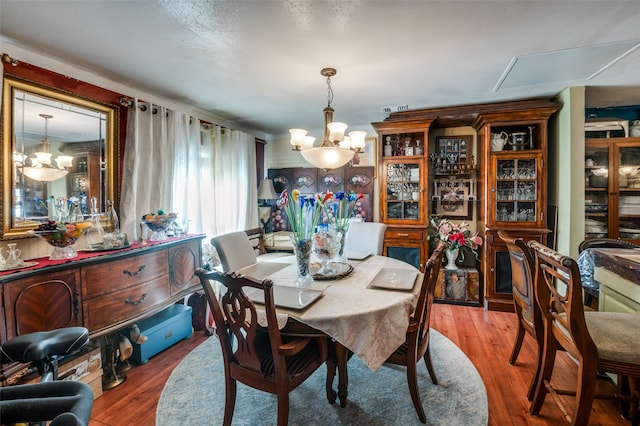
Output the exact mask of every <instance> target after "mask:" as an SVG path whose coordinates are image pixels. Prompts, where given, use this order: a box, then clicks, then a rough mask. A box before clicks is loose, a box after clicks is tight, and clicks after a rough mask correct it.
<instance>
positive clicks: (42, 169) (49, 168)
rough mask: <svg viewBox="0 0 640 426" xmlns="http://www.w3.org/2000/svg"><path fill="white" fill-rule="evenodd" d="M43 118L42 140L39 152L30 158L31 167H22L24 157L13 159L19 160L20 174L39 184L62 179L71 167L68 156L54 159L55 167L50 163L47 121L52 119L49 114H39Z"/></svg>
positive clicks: (71, 158)
mask: <svg viewBox="0 0 640 426" xmlns="http://www.w3.org/2000/svg"><path fill="white" fill-rule="evenodd" d="M39 115H40V117H42V118H44V139H42V141H41V143H40V150H39V151H36V152H35V158H30V159H29V161H30V162H31V166H24V164H23V162H24V157H22V156H21V157H15V158H17V160H16V161H18V159H19V160H20V163H19V165H21V166H22V167H20V170H22V173H23V174H24V175H25V176H26V177H28V178H29V179H33V180H37V181H40V182H52V181H54V180H58V179H60V178H63V177H64V176H66V175H67V173H69V170H67V169H70V168H71V167H73V162H72V161H73V157H72V156H70V155H59V156H58V157H56V158H55V162H56V165H57V167H56V166H54V165H53V164H51V163H52V161H51V157H52V156H53V154H51V141H50V140H49V136H48V125H49V119H50V118H53V116H52V115H49V114H39Z"/></svg>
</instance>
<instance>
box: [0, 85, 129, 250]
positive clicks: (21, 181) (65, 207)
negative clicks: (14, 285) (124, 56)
mask: <svg viewBox="0 0 640 426" xmlns="http://www.w3.org/2000/svg"><path fill="white" fill-rule="evenodd" d="M117 127H118V126H117V107H115V106H113V105H108V104H104V103H101V102H99V101H95V100H91V99H88V98H83V97H80V96H78V95H74V94H71V93H68V92H64V91H61V90H57V89H54V88H50V87H46V86H42V85H39V84H37V83H33V82H30V81H27V80H23V79H20V78H17V77H13V76H8V75H5V77H4V79H3V92H2V150H1V153H2V200H3V201H2V214H1V220H2V238H3V239H9V238H19V237H27V236H29V234H27V231H28V230H30V229H34V228H35V227H36V226H37V225H38V224H39V223H41V222H43V221H46V220H47V219H49V218H53V219H56V220H63V221H65V217H68V215H69V213H70V211H71V210H73V211H74V212H75V213H77V212H78V210H77V209H76V207H77V208H79V209H80V211H81V212H82V214H83V215H84V216H85V217H86V218H88V217H89V216H90V215H91V213H92V208H93V212H98V213H104V212H105V210H106V207H107V200H117V199H118V198H117V188H118V185H117V182H118V153H119V147H118V138H117Z"/></svg>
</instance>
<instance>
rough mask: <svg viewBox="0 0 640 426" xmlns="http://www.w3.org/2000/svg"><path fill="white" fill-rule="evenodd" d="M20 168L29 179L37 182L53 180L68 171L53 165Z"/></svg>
mask: <svg viewBox="0 0 640 426" xmlns="http://www.w3.org/2000/svg"><path fill="white" fill-rule="evenodd" d="M20 170H21V171H22V173H24V175H25V176H26V177H28V178H29V179H33V180H37V181H39V182H53V181H54V180H58V179H61V178H63V177H65V176H66V175H67V173H69V172H68V171H67V170H64V169H56V168H53V167H22V168H20Z"/></svg>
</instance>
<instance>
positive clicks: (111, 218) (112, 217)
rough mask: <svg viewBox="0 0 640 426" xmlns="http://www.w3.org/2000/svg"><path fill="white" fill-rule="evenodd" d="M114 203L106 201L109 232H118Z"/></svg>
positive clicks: (118, 226) (118, 222)
mask: <svg viewBox="0 0 640 426" xmlns="http://www.w3.org/2000/svg"><path fill="white" fill-rule="evenodd" d="M114 204H115V203H114V202H113V201H107V222H108V223H109V227H110V229H111V232H112V233H114V234H119V233H120V221H119V220H118V213H116V208H115V207H114Z"/></svg>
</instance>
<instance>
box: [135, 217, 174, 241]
mask: <svg viewBox="0 0 640 426" xmlns="http://www.w3.org/2000/svg"><path fill="white" fill-rule="evenodd" d="M176 219H177V218H176V217H156V218H154V219H153V220H146V219H142V223H144V224H145V225H146V226H147V228H149V230H151V232H152V234H151V237H150V238H149V241H164V240H166V239H167V238H169V237H167V233H166V232H165V231H166V230H167V229H168V228H169V227H170V226H171V224H172V223H173V222H175V221H176Z"/></svg>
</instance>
